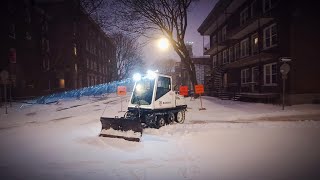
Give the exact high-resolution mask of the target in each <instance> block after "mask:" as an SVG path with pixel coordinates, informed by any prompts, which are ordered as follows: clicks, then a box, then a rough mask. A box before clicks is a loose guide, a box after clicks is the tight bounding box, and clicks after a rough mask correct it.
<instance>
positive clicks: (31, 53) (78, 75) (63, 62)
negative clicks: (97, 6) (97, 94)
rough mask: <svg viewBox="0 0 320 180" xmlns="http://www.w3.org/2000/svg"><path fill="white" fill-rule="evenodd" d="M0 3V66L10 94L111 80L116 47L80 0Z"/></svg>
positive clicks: (32, 93)
mask: <svg viewBox="0 0 320 180" xmlns="http://www.w3.org/2000/svg"><path fill="white" fill-rule="evenodd" d="M3 4H4V5H5V6H1V13H2V16H1V17H2V22H3V26H2V27H1V32H2V33H1V35H0V36H1V40H2V44H3V45H4V46H1V48H0V58H1V62H0V70H6V71H8V72H9V83H8V84H9V86H10V87H11V88H12V96H13V97H28V96H39V95H45V94H50V93H53V92H59V91H65V90H71V89H76V88H82V87H86V86H92V85H96V84H100V83H106V82H110V81H112V80H113V71H114V69H115V68H114V67H115V46H114V44H113V42H112V40H111V39H110V38H109V37H108V36H107V35H106V34H105V33H104V32H103V31H102V30H101V28H100V27H99V26H98V25H97V24H96V23H95V22H94V21H93V20H92V19H91V18H90V17H89V16H88V15H87V14H86V13H85V11H84V10H83V8H82V7H81V6H80V3H79V1H67V0H60V1H40V0H39V1H37V0H36V1H31V0H30V1H29V0H26V1H20V0H16V1H15V0H10V1H9V0H8V1H5V2H3Z"/></svg>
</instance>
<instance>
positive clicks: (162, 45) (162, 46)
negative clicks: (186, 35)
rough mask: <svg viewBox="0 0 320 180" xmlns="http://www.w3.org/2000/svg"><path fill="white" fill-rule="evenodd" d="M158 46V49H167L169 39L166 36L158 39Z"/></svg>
mask: <svg viewBox="0 0 320 180" xmlns="http://www.w3.org/2000/svg"><path fill="white" fill-rule="evenodd" d="M158 46H159V48H160V49H168V47H169V40H168V39H167V38H161V39H159V42H158Z"/></svg>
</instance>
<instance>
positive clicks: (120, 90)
mask: <svg viewBox="0 0 320 180" xmlns="http://www.w3.org/2000/svg"><path fill="white" fill-rule="evenodd" d="M117 93H118V95H119V96H125V95H127V87H125V86H118V92H117Z"/></svg>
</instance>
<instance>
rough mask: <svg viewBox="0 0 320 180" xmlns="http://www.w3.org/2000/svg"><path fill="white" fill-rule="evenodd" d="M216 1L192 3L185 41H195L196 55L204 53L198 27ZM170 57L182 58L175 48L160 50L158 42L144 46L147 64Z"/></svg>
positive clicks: (201, 0)
mask: <svg viewBox="0 0 320 180" xmlns="http://www.w3.org/2000/svg"><path fill="white" fill-rule="evenodd" d="M216 2H217V0H199V2H196V3H195V4H194V5H192V7H191V9H190V10H191V12H190V13H189V17H188V18H189V19H188V27H187V33H186V37H185V41H186V42H187V41H188V42H189V41H191V42H193V54H194V55H195V56H202V55H203V50H202V49H203V47H202V46H203V37H202V36H201V35H200V34H199V32H198V31H197V29H198V28H199V26H200V25H201V23H202V22H203V21H204V19H205V18H206V17H207V16H208V14H209V13H210V11H211V10H212V9H213V7H214V5H215V4H216ZM207 38H208V37H207ZM208 42H209V41H208V39H207V40H206V39H205V44H207V43H208ZM168 58H173V59H175V60H180V58H179V57H178V55H176V53H175V52H174V51H173V49H167V50H160V49H159V48H158V47H157V44H156V42H150V43H149V44H148V45H146V46H145V47H144V59H145V61H146V62H147V64H149V63H152V62H154V61H157V60H163V59H168Z"/></svg>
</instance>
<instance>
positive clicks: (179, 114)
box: [176, 110, 185, 124]
mask: <svg viewBox="0 0 320 180" xmlns="http://www.w3.org/2000/svg"><path fill="white" fill-rule="evenodd" d="M184 119H185V111H183V110H182V111H179V112H177V117H176V122H177V123H180V124H182V123H184Z"/></svg>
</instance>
